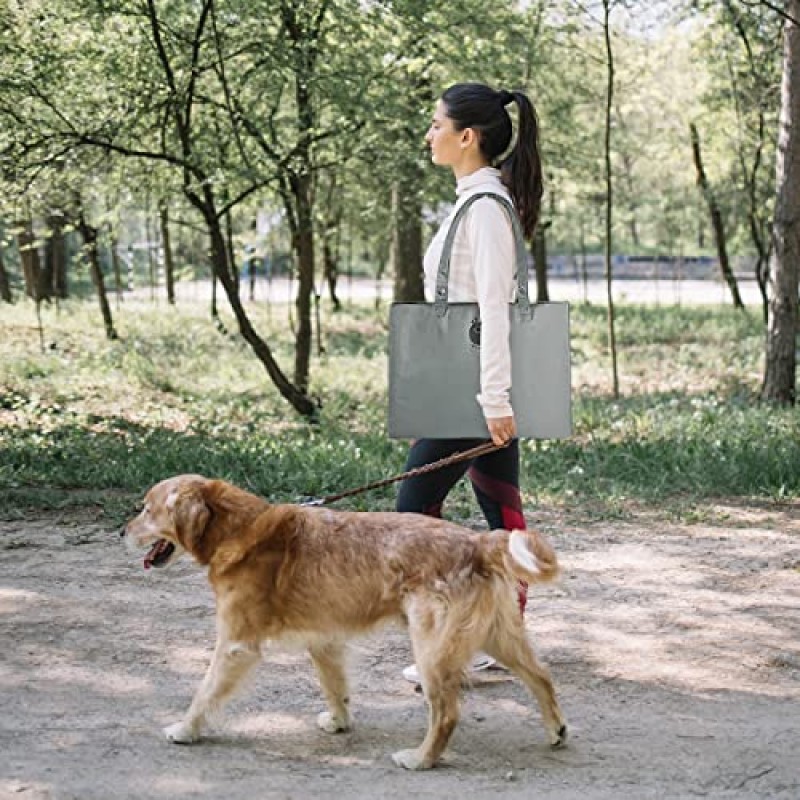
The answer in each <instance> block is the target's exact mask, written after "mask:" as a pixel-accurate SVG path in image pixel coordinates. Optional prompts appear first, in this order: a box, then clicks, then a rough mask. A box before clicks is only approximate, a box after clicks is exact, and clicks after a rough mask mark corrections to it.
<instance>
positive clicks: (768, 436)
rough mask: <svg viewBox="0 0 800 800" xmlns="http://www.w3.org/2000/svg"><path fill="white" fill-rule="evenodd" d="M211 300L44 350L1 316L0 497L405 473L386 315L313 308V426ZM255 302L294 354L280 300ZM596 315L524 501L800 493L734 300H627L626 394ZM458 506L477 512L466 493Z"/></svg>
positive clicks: (20, 314)
mask: <svg viewBox="0 0 800 800" xmlns="http://www.w3.org/2000/svg"><path fill="white" fill-rule="evenodd" d="M204 311H205V310H204V308H200V307H194V306H187V307H183V308H179V309H169V310H165V309H163V308H159V307H156V306H153V305H150V304H146V303H126V305H125V307H124V309H123V311H122V312H120V313H119V314H118V319H119V329H120V333H121V339H120V341H118V342H112V343H109V342H106V341H105V340H102V339H101V338H100V337H99V336H98V335H97V334H96V333H93V332H92V331H93V328H92V326H91V325H90V324H89V322H88V317H89V315H93V314H94V313H95V312H94V310H93V308H91V307H89V306H84V305H81V304H77V303H75V304H68V305H67V307H66V308H64V309H62V312H61V313H60V314H56V313H55V312H53V311H48V310H46V311H45V320H44V322H45V331H46V335H47V340H48V342H49V343H51V347H50V348H49V349H48V350H47V352H46V353H44V354H41V353H40V352H39V346H38V338H37V335H36V333H35V331H34V329H33V327H32V311H31V309H30V308H29V307H26V306H19V307H17V308H15V309H13V311H12V313H11V314H6V315H5V316H4V318H3V322H2V327H0V496H5V498H6V500H7V501H8V502H18V501H15V500H14V498H20V497H22V496H23V495H24V497H25V498H26V502H34V503H41V502H52V498H53V496H54V494H53V493H55V495H56V496H57V495H58V493H59V492H62V493H63V492H67V491H69V492H73V491H76V492H79V495H78V496H79V497H80V500H81V502H85V500H86V498H87V496H88V497H89V498H93V499H94V501H96V502H105V501H104V500H103V498H104V497H107V496H108V495H107V493H108V492H112V495H114V496H115V493H118V492H123V493H125V494H126V495H138V494H140V493H141V492H143V491H144V490H145V489H146V488H147V487H148V486H149V485H151V484H152V483H154V482H155V481H157V480H160V479H162V478H164V477H167V476H168V475H171V474H174V473H178V472H201V473H205V474H209V475H215V476H219V477H224V478H228V479H230V480H233V481H235V482H237V483H239V484H241V485H243V486H245V487H249V488H250V489H252V490H254V491H256V492H259V493H262V494H264V495H266V496H268V497H270V498H272V499H273V500H279V501H293V500H297V499H298V498H300V497H303V496H308V495H311V496H317V495H321V494H327V493H335V492H338V491H341V490H344V489H348V488H352V487H355V486H360V485H362V484H365V483H368V482H370V481H373V480H376V479H379V478H382V477H386V476H388V475H391V474H395V473H397V472H400V471H402V467H403V462H404V457H405V450H406V445H405V443H403V442H394V441H390V440H389V439H388V438H387V437H386V433H385V406H386V383H385V373H386V359H385V347H386V327H385V313H384V312H383V311H377V312H376V311H375V310H374V309H373V308H368V307H366V306H359V305H355V306H353V307H351V308H349V309H347V310H345V311H343V312H340V313H338V314H333V313H330V312H328V311H327V310H325V311H324V313H323V327H324V336H323V338H324V344H325V352H324V353H323V354H322V355H317V357H316V364H315V368H314V375H315V379H314V384H313V386H312V392H313V393H314V394H316V395H317V396H319V397H320V398H321V399H322V401H323V409H322V412H321V414H320V417H319V420H318V422H317V423H316V424H312V425H310V424H308V423H306V422H303V421H301V420H300V419H299V418H298V417H296V416H293V415H292V414H291V412H289V410H288V409H287V407H286V405H285V403H283V402H282V401H281V399H280V397H279V396H278V394H277V392H276V391H275V390H274V389H273V388H272V387H271V386H270V385H269V384H268V381H267V379H266V377H265V375H264V374H263V372H262V371H261V369H260V368H259V367H258V365H257V364H255V363H254V360H253V359H252V357H251V356H250V355H249V352H248V350H247V348H246V346H245V345H243V344H242V343H241V341H240V340H239V339H238V337H235V336H233V335H230V336H225V335H221V334H220V333H218V332H217V330H216V329H215V328H214V326H213V324H212V323H211V321H209V320H207V319H206V318H205V314H204ZM250 311H251V313H252V315H253V317H254V319H255V320H256V321H257V323H258V325H259V326H260V327H262V328H263V329H264V330H266V331H268V333H269V335H270V336H271V337H273V338H274V339H275V340H276V341H277V342H280V347H279V348H278V355H279V358H281V359H286V358H288V357H289V356H290V352H291V341H290V336H291V334H290V331H289V330H288V325H287V317H288V312H289V309H288V308H287V307H285V306H281V305H275V306H272V307H269V308H268V307H259V306H255V305H251V306H250ZM226 324H228V325H229V326H230V328H233V323H232V322H230V321H227V320H226ZM604 325H605V320H604V316H603V310H602V309H599V308H594V307H591V306H589V307H586V306H576V307H575V308H574V309H573V349H574V353H573V378H574V380H573V385H574V420H575V431H574V435H573V437H572V438H571V439H569V440H566V441H558V442H556V441H552V442H550V441H548V442H525V443H524V445H523V476H522V487H523V491H524V493H525V496H526V502H527V503H528V507H530V508H532V507H534V506H535V504H536V502H538V501H546V502H556V503H561V504H564V505H567V506H571V507H576V508H585V509H595V510H597V511H598V513H617V512H618V511H619V510H620V509H624V507H625V504H627V503H632V502H638V503H647V504H652V505H654V506H659V507H662V506H664V505H665V504H666V505H669V504H675V503H680V502H684V501H685V499H686V498H693V499H694V500H700V499H702V498H710V497H716V496H729V497H730V496H734V497H754V496H758V497H765V498H777V499H782V498H792V497H797V496H798V495H800V416H798V414H797V412H796V411H794V410H778V409H773V408H771V407H768V406H763V405H759V404H758V403H757V401H756V400H755V396H756V393H757V389H758V385H757V381H758V375H759V374H760V364H759V362H760V358H761V356H760V352H761V336H762V333H761V328H760V324H759V322H758V320H756V319H752V318H748V317H747V316H745V315H742V314H741V313H737V312H735V311H733V310H728V309H718V308H717V309H711V308H687V307H684V308H651V307H648V308H645V307H635V306H625V305H622V306H620V308H619V318H618V325H619V331H620V334H621V338H622V340H623V341H624V344H625V347H624V350H623V352H624V354H625V355H624V359H623V361H622V365H621V371H622V374H623V390H624V391H623V397H622V398H621V399H620V400H618V401H614V400H613V399H611V397H610V392H609V387H608V385H607V378H605V377H604V376H605V373H606V372H607V369H606V361H607V357H608V356H607V352H606V344H605V337H604ZM36 492H38V494H36ZM87 493H88V494H87ZM393 497H394V489H393V488H388V489H383V490H381V491H379V492H372V493H369V494H365V495H361V496H359V497H356V498H353V499H352V500H350V501H348V502H346V503H343V504H342V505H343V506H344V507H352V508H373V509H374V508H384V509H389V508H391V507H392V503H393ZM37 498H38V499H37ZM48 498H49V499H48ZM450 508H451V513H453V514H454V515H455V516H456V517H461V518H463V517H465V516H468V515H473V516H474V515H475V514H476V507H475V504H474V502H473V501H472V500H471V498H470V495H469V491H468V489H466V488H464V487H462V488H460V489H459V490H458V491H457V492H456V493H455V494H454V495H453V498H452V503H451V506H450Z"/></svg>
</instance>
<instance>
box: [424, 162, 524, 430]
mask: <svg viewBox="0 0 800 800" xmlns="http://www.w3.org/2000/svg"><path fill="white" fill-rule="evenodd" d="M480 192H493V193H495V194H500V195H503V196H504V197H506V198H509V195H508V190H507V189H506V188H505V186H503V184H502V183H501V181H500V172H499V171H498V170H496V169H494V168H492V167H484V168H483V169H479V170H477V171H476V172H473V173H472V174H471V175H467V176H465V177H463V178H461V179H460V180H459V181H458V184H457V186H456V195H457V196H458V199H457V201H456V205H455V207H454V208H453V210H452V211H451V212H450V214H449V215H448V216H447V218H446V219H445V220H444V222H443V223H442V226H441V227H440V228H439V230H438V232H437V233H436V236H434V237H433V239H432V240H431V243H430V245H429V246H428V249H427V251H426V252H425V260H424V267H425V294H426V296H427V298H428V299H429V300H432V299H433V297H434V289H435V286H436V271H437V269H438V267H439V258H440V256H441V254H442V247H443V246H444V240H445V237H446V236H447V231H448V230H449V229H450V223H451V222H452V220H453V216H454V214H455V213H456V211H457V210H458V208H459V206H460V205H461V204H463V202H464V201H465V200H466V199H467V198H468V197H470V196H471V195H473V194H477V193H480ZM509 199H510V198H509ZM514 272H515V268H514V235H513V233H512V230H511V223H510V222H509V221H508V217H507V216H506V212H505V211H504V210H503V208H502V206H501V205H500V204H499V203H498V202H496V201H495V200H493V199H492V198H491V197H485V198H483V199H481V200H477V201H476V202H475V204H474V205H473V206H471V207H470V209H469V210H468V211H467V213H466V216H465V217H464V219H463V220H462V221H461V223H460V225H459V228H458V231H457V232H456V237H455V240H454V242H453V253H452V257H451V259H450V279H449V284H448V300H449V301H450V302H453V303H459V302H477V303H478V306H479V308H480V317H481V391H480V394H478V395H477V400H478V402H479V403H480V405H481V408H482V409H483V414H484V416H485V417H486V418H487V419H491V418H496V417H506V416H510V415H511V414H512V413H513V412H512V409H511V403H510V399H509V392H510V389H511V349H510V346H509V315H508V304H509V303H510V302H511V301H513V299H514V294H515V292H514V289H515V283H514Z"/></svg>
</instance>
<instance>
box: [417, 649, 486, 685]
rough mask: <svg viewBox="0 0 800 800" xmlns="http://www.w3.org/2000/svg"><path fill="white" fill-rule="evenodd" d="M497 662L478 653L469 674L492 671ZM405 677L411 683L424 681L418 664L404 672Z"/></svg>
mask: <svg viewBox="0 0 800 800" xmlns="http://www.w3.org/2000/svg"><path fill="white" fill-rule="evenodd" d="M496 663H497V662H496V661H495V660H494V659H493V658H492V657H491V656H489V655H487V654H486V653H482V652H478V653H475V655H474V656H473V657H472V663H471V664H470V665H469V668H468V671H469V672H483V670H485V669H491V668H492V667H493V666H494V665H495V664H496ZM403 677H404V678H405V679H406V680H407V681H408V682H409V683H416V684H420V683H421V682H422V681H421V679H420V677H419V670H418V669H417V665H416V664H412V665H411V666H410V667H406V668H405V669H404V670H403Z"/></svg>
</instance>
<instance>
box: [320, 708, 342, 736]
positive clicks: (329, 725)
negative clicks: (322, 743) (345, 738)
mask: <svg viewBox="0 0 800 800" xmlns="http://www.w3.org/2000/svg"><path fill="white" fill-rule="evenodd" d="M317 725H318V726H319V727H320V728H321V729H322V730H323V731H325V733H341V732H342V731H349V730H350V720H349V719H348V718H347V717H339V716H336V715H335V714H331V712H330V711H322V712H320V713H319V714H318V715H317Z"/></svg>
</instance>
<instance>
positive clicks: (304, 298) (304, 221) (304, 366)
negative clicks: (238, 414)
mask: <svg viewBox="0 0 800 800" xmlns="http://www.w3.org/2000/svg"><path fill="white" fill-rule="evenodd" d="M291 187H292V194H293V195H294V203H295V209H296V210H297V231H296V233H295V235H294V248H295V252H296V254H297V299H296V301H295V309H296V310H297V332H296V335H295V353H294V384H295V386H296V387H297V388H298V389H299V390H300V391H302V392H303V393H305V392H306V391H307V390H308V376H309V365H310V362H311V342H312V329H311V296H312V294H313V292H314V223H313V210H312V205H311V176H310V175H308V174H306V175H301V176H297V177H294V178H293V179H292V180H291Z"/></svg>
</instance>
